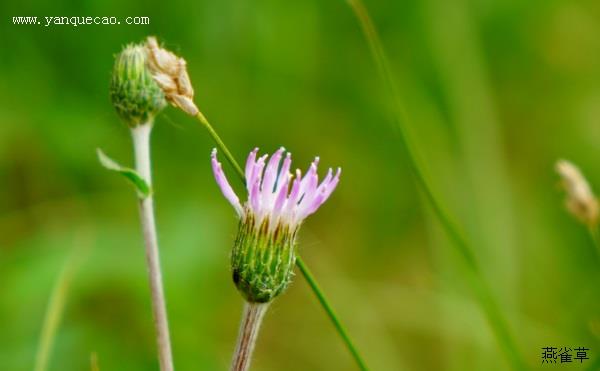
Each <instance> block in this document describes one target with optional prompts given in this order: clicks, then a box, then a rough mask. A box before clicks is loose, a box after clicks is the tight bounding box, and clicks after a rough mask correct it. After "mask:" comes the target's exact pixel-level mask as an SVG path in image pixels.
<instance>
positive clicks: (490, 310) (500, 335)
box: [347, 0, 526, 370]
mask: <svg viewBox="0 0 600 371" xmlns="http://www.w3.org/2000/svg"><path fill="white" fill-rule="evenodd" d="M347 2H348V4H349V5H350V7H351V8H352V10H353V12H354V13H355V15H356V17H357V18H358V21H359V23H360V25H361V28H362V30H363V33H364V34H365V37H366V39H367V42H368V43H369V47H370V48H371V53H372V55H373V58H374V59H375V63H376V64H377V67H378V70H379V72H380V74H381V77H382V79H383V81H384V83H385V84H386V87H387V89H388V91H389V93H390V95H391V97H392V99H393V102H394V107H395V113H396V124H397V125H396V129H397V131H398V134H399V135H398V136H399V139H400V142H401V144H402V146H403V147H404V149H405V151H406V155H407V158H408V160H409V164H410V167H411V170H412V172H413V174H414V176H415V178H416V181H417V183H418V184H419V186H420V188H421V190H422V191H423V193H424V194H425V197H426V198H427V200H428V201H429V203H430V205H431V207H432V208H433V211H434V213H435V215H436V216H437V218H438V219H439V221H440V223H441V224H442V226H443V228H444V231H445V232H446V234H447V235H448V236H449V237H450V240H451V241H452V242H453V246H455V247H456V249H457V250H458V252H459V253H460V255H461V256H462V257H463V258H464V260H465V263H466V265H467V267H468V268H469V270H470V274H469V277H468V279H469V281H470V283H471V285H472V287H473V290H474V291H475V294H476V296H477V298H478V299H479V301H480V305H481V307H482V308H483V311H484V313H485V315H486V317H487V319H488V322H489V323H490V325H491V327H492V329H493V331H494V334H495V335H496V338H497V341H498V343H499V344H500V347H501V348H502V350H503V351H504V352H505V354H506V356H507V358H508V360H509V362H510V364H511V366H512V368H513V369H515V370H524V369H526V366H525V362H524V361H523V359H522V357H521V355H520V353H519V351H518V349H517V346H516V344H515V342H514V340H513V338H512V336H511V334H510V331H509V326H508V323H507V322H506V320H505V319H504V317H503V316H502V312H501V310H500V308H499V306H498V304H497V303H496V301H495V300H494V297H493V295H492V292H491V289H490V288H489V286H488V285H487V283H486V282H485V279H484V277H483V274H482V273H481V270H480V268H479V265H478V263H477V260H476V259H475V255H474V254H473V251H472V249H471V247H470V246H469V243H468V242H467V239H466V238H465V237H464V236H463V234H462V232H461V230H460V229H459V228H458V225H457V224H456V223H455V222H454V220H453V219H452V218H451V216H450V214H449V213H448V212H447V211H446V209H445V208H444V207H443V206H442V203H441V201H440V200H439V198H438V197H437V195H436V194H435V193H434V191H433V187H432V186H431V182H430V181H429V179H428V178H427V176H426V174H425V172H424V171H423V170H422V169H423V166H422V164H421V163H420V160H419V157H418V156H417V151H416V149H415V146H414V145H413V143H412V141H411V140H410V136H409V131H408V123H407V122H408V120H407V119H406V116H407V115H406V113H405V110H404V108H403V105H402V100H401V99H400V93H399V90H398V87H397V86H396V83H395V80H394V76H393V73H392V70H391V68H390V66H389V62H388V59H387V55H386V53H385V50H384V48H383V45H382V44H381V40H380V39H379V35H378V34H377V30H376V28H375V25H374V24H373V21H372V20H371V17H370V16H369V13H368V11H367V9H366V8H365V6H364V5H363V4H362V2H361V1H360V0H347Z"/></svg>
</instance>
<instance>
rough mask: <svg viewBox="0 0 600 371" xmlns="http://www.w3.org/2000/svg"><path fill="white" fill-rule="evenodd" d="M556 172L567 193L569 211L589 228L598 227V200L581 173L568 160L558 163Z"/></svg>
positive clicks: (599, 208)
mask: <svg viewBox="0 0 600 371" xmlns="http://www.w3.org/2000/svg"><path fill="white" fill-rule="evenodd" d="M556 171H557V173H558V174H559V175H560V176H561V180H562V186H563V188H564V189H565V191H566V193H567V198H566V199H565V205H566V207H567V210H569V212H570V213H571V214H573V216H575V217H576V218H577V219H579V220H580V221H581V222H582V223H585V224H587V225H588V226H589V227H595V226H597V224H598V217H599V215H600V207H599V205H598V199H597V198H596V196H595V195H594V193H593V192H592V189H591V188H590V185H589V184H588V182H587V180H586V179H585V177H584V176H583V174H581V171H579V169H578V168H577V166H575V165H573V164H572V163H571V162H569V161H566V160H560V161H558V162H557V163H556Z"/></svg>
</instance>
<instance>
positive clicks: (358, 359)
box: [195, 112, 368, 371]
mask: <svg viewBox="0 0 600 371" xmlns="http://www.w3.org/2000/svg"><path fill="white" fill-rule="evenodd" d="M195 117H196V119H198V121H200V123H201V124H202V126H204V127H205V128H206V130H207V131H208V133H209V134H210V136H211V137H212V138H213V140H214V141H215V143H216V144H217V146H218V147H219V149H220V150H221V151H222V152H223V153H224V154H225V157H226V158H227V160H228V161H229V163H230V164H231V166H232V167H233V168H234V169H235V171H236V173H237V175H238V176H239V178H240V179H241V181H242V183H244V184H245V183H246V177H245V176H244V172H243V171H242V168H241V166H240V165H239V163H238V162H237V161H236V160H235V158H234V157H233V155H232V154H231V152H230V151H229V149H228V148H227V146H226V145H225V143H224V142H223V140H222V139H221V137H220V136H219V134H218V133H217V132H216V131H215V129H214V128H213V127H212V125H211V124H210V122H208V120H207V119H206V117H205V116H204V115H203V114H202V112H198V114H197V115H196V116H195ZM296 266H297V267H298V269H300V272H301V273H302V276H303V277H304V279H305V280H306V281H307V282H308V285H309V286H310V288H311V290H312V291H313V293H314V294H315V296H316V297H317V299H318V300H319V303H320V304H321V306H322V307H323V309H324V310H325V312H326V313H327V316H328V317H329V319H330V320H331V322H332V323H333V325H334V327H335V329H336V330H337V332H338V334H339V335H340V337H341V338H342V340H343V341H344V344H345V345H346V347H347V348H348V350H349V351H350V353H351V354H352V357H353V358H354V360H355V361H356V364H357V365H358V367H359V369H360V370H363V371H366V370H368V368H367V366H366V364H365V361H364V359H363V358H362V357H361V355H360V353H359V352H358V349H357V348H356V346H355V345H354V343H353V342H352V340H351V338H350V335H349V334H348V332H347V331H346V329H345V327H344V326H343V325H342V323H341V321H340V319H339V317H338V316H337V314H336V313H335V311H334V310H333V307H332V306H331V304H330V303H329V300H327V297H326V296H325V293H324V292H323V291H322V290H321V288H320V287H319V285H318V283H317V281H316V279H315V278H314V276H313V275H312V274H311V272H310V270H309V269H308V267H307V266H306V264H305V263H304V261H303V260H302V258H301V257H300V256H299V255H297V256H296Z"/></svg>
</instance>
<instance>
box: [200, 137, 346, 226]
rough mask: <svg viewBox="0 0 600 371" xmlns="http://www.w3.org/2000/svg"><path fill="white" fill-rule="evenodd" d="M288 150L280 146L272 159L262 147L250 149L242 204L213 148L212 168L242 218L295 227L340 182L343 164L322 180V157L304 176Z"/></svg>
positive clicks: (324, 199)
mask: <svg viewBox="0 0 600 371" xmlns="http://www.w3.org/2000/svg"><path fill="white" fill-rule="evenodd" d="M284 152H285V149H284V148H283V147H282V148H280V149H279V150H277V151H276V152H275V153H274V154H273V156H271V159H270V160H269V161H268V162H267V158H268V155H264V156H262V157H260V158H258V159H257V154H258V148H256V149H254V150H253V151H252V152H250V155H248V160H247V162H246V189H247V191H248V199H247V200H246V202H245V203H244V204H242V203H240V200H239V198H238V196H237V195H236V194H235V192H234V191H233V189H232V188H231V186H230V185H229V182H228V181H227V178H226V177H225V174H224V173H223V169H222V167H221V163H220V162H218V160H217V150H216V149H214V150H213V152H212V168H213V172H214V175H215V178H216V180H217V184H218V185H219V187H220V188H221V191H222V192H223V195H224V196H225V198H227V200H228V201H229V202H230V203H231V205H232V206H233V207H234V209H235V210H236V212H237V213H238V215H239V217H240V218H241V219H246V218H247V217H248V216H252V218H253V219H254V221H255V225H256V226H260V225H261V224H262V223H263V222H264V221H265V220H267V221H268V223H269V226H270V228H269V229H270V230H273V229H274V228H275V227H276V226H277V225H279V224H283V225H286V226H288V227H290V229H292V230H294V229H296V228H297V227H298V226H300V224H301V223H302V221H303V220H304V219H305V218H306V217H307V216H309V215H311V214H312V213H314V212H315V211H317V209H318V208H319V207H320V206H321V205H322V204H323V203H325V201H327V199H328V198H329V196H330V195H331V193H332V192H333V190H334V189H335V187H336V186H337V184H338V182H339V180H340V173H341V169H340V168H338V169H337V171H336V173H335V175H333V170H332V169H331V168H330V169H329V170H328V172H327V175H326V176H325V178H324V179H323V180H322V181H321V183H320V184H319V176H318V175H317V165H318V164H319V158H318V157H317V158H315V160H314V161H313V162H312V163H311V164H310V167H309V168H308V171H307V172H306V174H305V175H304V177H302V173H301V171H300V170H296V172H295V176H294V175H292V173H290V167H291V164H292V155H291V153H289V152H288V153H287V154H285V158H284ZM282 158H283V163H282V161H281V160H282ZM280 165H281V166H280Z"/></svg>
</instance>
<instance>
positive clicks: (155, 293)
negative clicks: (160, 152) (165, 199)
mask: <svg viewBox="0 0 600 371" xmlns="http://www.w3.org/2000/svg"><path fill="white" fill-rule="evenodd" d="M151 132H152V123H146V124H143V125H139V126H136V127H135V128H133V129H131V134H132V137H133V147H134V151H135V168H136V171H137V172H138V173H139V174H140V176H141V177H142V178H143V179H144V180H145V181H146V182H147V183H148V185H152V176H151V170H150V169H151V168H150V133H151ZM139 210H140V220H141V224H142V232H143V236H144V244H145V247H146V262H147V264H148V278H149V280H150V294H151V298H152V313H153V315H154V326H155V329H156V341H157V345H158V359H159V363H160V369H161V371H173V356H172V353H171V340H170V337H169V324H168V320H167V306H166V301H165V294H164V289H163V283H162V273H161V270H160V259H159V253H158V241H157V237H156V224H155V221H154V201H153V198H152V195H150V196H148V197H145V198H140V199H139Z"/></svg>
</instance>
